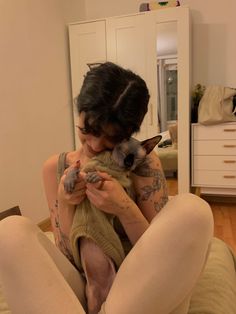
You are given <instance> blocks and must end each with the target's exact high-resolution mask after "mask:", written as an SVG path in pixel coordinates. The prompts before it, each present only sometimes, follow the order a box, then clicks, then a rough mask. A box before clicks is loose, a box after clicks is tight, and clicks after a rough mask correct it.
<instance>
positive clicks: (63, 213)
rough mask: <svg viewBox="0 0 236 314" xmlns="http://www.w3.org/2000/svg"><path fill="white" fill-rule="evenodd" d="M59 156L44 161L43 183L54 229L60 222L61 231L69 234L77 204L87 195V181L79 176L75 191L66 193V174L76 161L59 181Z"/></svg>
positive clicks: (74, 165) (74, 164)
mask: <svg viewBox="0 0 236 314" xmlns="http://www.w3.org/2000/svg"><path fill="white" fill-rule="evenodd" d="M58 157H59V156H58V155H54V156H52V157H50V158H49V159H48V160H47V161H46V162H45V163H44V165H43V183H44V189H45V194H46V198H47V202H48V206H49V209H50V216H51V221H52V227H53V230H54V231H55V228H56V227H58V224H60V231H62V232H63V234H65V235H68V234H69V232H70V227H71V224H72V221H73V217H74V212H75V205H76V204H79V203H80V202H81V201H82V200H83V199H84V198H85V196H86V195H85V183H84V180H83V178H82V176H81V177H79V178H78V182H77V184H76V187H75V189H74V191H73V193H71V194H70V193H66V191H65V189H64V180H65V174H66V172H67V171H68V170H69V169H70V168H72V167H76V163H73V164H72V165H71V166H70V167H69V168H67V169H66V170H65V172H64V174H63V175H62V177H61V179H60V181H59V182H57V164H58Z"/></svg>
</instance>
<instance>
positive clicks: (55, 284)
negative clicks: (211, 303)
mask: <svg viewBox="0 0 236 314" xmlns="http://www.w3.org/2000/svg"><path fill="white" fill-rule="evenodd" d="M212 235H213V218H212V213H211V210H210V208H209V206H208V204H207V203H206V202H205V201H203V200H201V199H200V198H198V197H197V196H195V195H192V194H182V195H178V196H176V197H174V198H173V199H172V200H170V201H169V202H168V203H167V205H166V206H165V207H164V208H163V209H162V210H161V212H160V213H159V214H158V215H157V216H156V217H155V218H154V220H153V221H152V223H151V225H150V227H149V228H148V230H147V231H146V232H145V233H144V234H143V235H142V237H141V238H140V239H139V241H138V242H137V243H136V245H135V246H134V248H133V249H132V250H131V252H130V253H129V254H128V256H127V257H126V258H125V260H124V262H123V263H122V265H121V267H120V269H119V271H118V273H117V276H116V278H115V281H114V283H113V285H112V288H111V290H110V292H109V294H108V298H107V300H106V302H105V303H104V304H103V307H102V310H101V311H100V313H106V314H121V313H122V314H144V313H149V314H157V313H158V314H170V313H172V314H173V313H174V314H185V313H187V312H188V305H189V300H190V296H191V291H192V289H193V287H194V286H195V284H196V282H197V280H198V278H199V276H200V274H201V272H202V271H203V268H204V265H205V262H206V259H207V255H208V251H209V247H210V242H211V238H212ZM0 280H1V283H2V285H3V288H4V292H5V295H6V299H7V302H8V304H9V307H10V309H11V310H12V313H13V314H49V313H53V314H54V313H57V314H66V313H68V314H84V313H85V310H84V309H85V308H86V301H85V297H84V281H83V279H82V277H81V276H80V274H79V272H78V271H77V270H76V269H75V268H74V267H73V266H72V265H71V263H70V262H69V261H68V260H67V259H66V258H65V257H64V255H63V254H62V253H61V252H60V251H59V250H58V249H57V248H56V247H55V245H54V244H53V243H51V241H50V240H48V238H47V237H46V236H45V235H44V234H43V232H41V231H40V230H39V228H38V227H37V226H35V225H34V224H33V223H32V222H31V221H30V220H29V219H27V218H24V217H21V216H11V217H8V218H6V219H4V220H2V221H1V222H0Z"/></svg>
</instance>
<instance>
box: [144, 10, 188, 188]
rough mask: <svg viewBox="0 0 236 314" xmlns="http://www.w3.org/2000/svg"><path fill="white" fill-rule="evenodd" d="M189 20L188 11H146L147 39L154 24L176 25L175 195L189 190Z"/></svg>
mask: <svg viewBox="0 0 236 314" xmlns="http://www.w3.org/2000/svg"><path fill="white" fill-rule="evenodd" d="M189 19H190V17H189V9H188V8H187V7H183V8H169V9H168V10H167V9H166V10H157V11H156V12H155V11H151V12H149V30H150V36H152V37H153V40H155V41H156V39H157V37H158V25H159V24H160V23H166V22H167V23H170V22H172V21H173V22H174V23H176V24H177V58H178V93H177V94H178V118H177V119H178V193H183V192H188V191H189V188H190V141H189V139H190V127H189V126H190V20H189Z"/></svg>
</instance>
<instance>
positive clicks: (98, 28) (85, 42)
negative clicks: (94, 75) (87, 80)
mask: <svg viewBox="0 0 236 314" xmlns="http://www.w3.org/2000/svg"><path fill="white" fill-rule="evenodd" d="M69 39H70V62H71V79H72V96H73V98H75V97H76V96H77V95H78V94H79V91H80V88H81V86H82V83H83V79H84V75H85V74H86V72H87V71H88V70H89V68H88V65H87V64H88V63H97V62H104V61H106V21H105V20H101V21H95V22H89V23H79V24H71V25H70V26H69ZM73 113H74V124H76V123H77V112H76V108H75V107H73ZM78 146H79V141H78V136H77V132H76V130H75V147H76V148H78Z"/></svg>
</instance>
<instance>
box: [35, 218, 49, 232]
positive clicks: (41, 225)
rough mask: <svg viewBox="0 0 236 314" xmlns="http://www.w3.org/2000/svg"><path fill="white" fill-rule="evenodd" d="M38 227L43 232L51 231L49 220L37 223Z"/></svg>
mask: <svg viewBox="0 0 236 314" xmlns="http://www.w3.org/2000/svg"><path fill="white" fill-rule="evenodd" d="M38 226H39V228H40V229H41V230H42V231H44V232H45V231H51V230H52V228H51V221H50V218H47V219H44V220H43V221H41V222H39V223H38Z"/></svg>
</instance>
